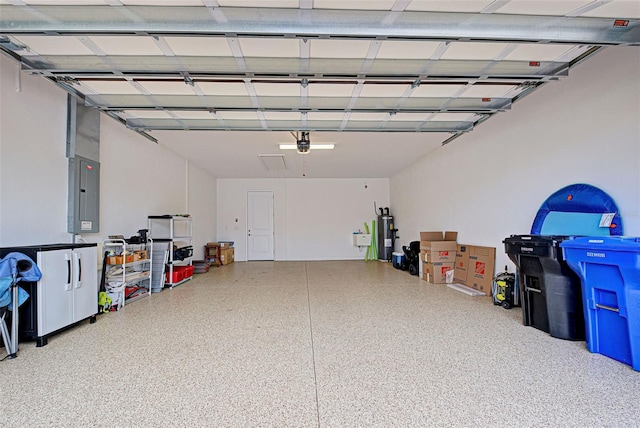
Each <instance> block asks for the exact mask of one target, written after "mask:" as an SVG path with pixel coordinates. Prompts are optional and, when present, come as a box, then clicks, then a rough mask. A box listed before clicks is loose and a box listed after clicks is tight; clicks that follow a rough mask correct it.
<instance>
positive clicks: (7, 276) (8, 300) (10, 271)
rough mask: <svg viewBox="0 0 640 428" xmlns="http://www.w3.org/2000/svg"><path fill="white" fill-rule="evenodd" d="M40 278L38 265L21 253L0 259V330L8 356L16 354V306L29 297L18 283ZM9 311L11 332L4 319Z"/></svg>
mask: <svg viewBox="0 0 640 428" xmlns="http://www.w3.org/2000/svg"><path fill="white" fill-rule="evenodd" d="M40 278H42V273H41V272H40V269H38V266H37V265H36V264H35V263H34V262H33V260H31V259H30V258H29V257H27V256H25V255H24V254H22V253H9V254H7V255H6V256H5V257H4V258H3V259H0V331H1V333H2V341H3V342H4V346H5V349H6V351H7V357H9V358H15V357H17V356H18V308H19V307H20V305H22V304H23V303H24V302H25V300H27V299H28V298H29V293H27V292H26V291H24V290H23V289H22V288H20V287H19V286H18V283H19V282H20V281H31V282H35V281H39V280H40ZM9 312H11V333H9V329H8V328H7V323H6V320H5V316H6V315H7V313H9ZM7 357H5V358H7Z"/></svg>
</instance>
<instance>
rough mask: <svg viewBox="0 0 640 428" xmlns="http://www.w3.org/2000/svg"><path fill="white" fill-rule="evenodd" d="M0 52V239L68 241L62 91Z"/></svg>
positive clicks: (6, 241)
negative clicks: (17, 84) (27, 71)
mask: <svg viewBox="0 0 640 428" xmlns="http://www.w3.org/2000/svg"><path fill="white" fill-rule="evenodd" d="M18 67H19V66H18V63H16V62H15V61H13V60H11V59H9V58H7V57H6V56H5V55H0V71H1V72H0V152H1V153H2V155H1V158H0V189H2V190H1V193H0V196H1V198H2V207H1V214H0V245H2V246H11V245H22V244H25V245H27V244H41V243H49V242H70V240H69V237H70V235H69V234H67V233H66V230H67V185H68V184H67V168H68V165H67V164H68V162H67V158H66V157H65V150H66V126H67V114H66V100H67V95H66V93H65V92H64V91H62V90H61V89H58V88H56V87H54V86H53V85H52V84H51V83H49V82H47V81H45V80H44V79H43V78H42V77H33V76H29V75H27V74H26V73H20V80H21V84H20V89H19V91H17V90H16V82H17V81H18V80H17V75H18V73H19V71H18V70H19V68H18Z"/></svg>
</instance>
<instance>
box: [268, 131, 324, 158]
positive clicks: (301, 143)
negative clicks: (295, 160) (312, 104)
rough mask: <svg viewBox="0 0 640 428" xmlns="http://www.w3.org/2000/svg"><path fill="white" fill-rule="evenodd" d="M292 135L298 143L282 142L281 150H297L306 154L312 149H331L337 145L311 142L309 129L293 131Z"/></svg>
mask: <svg viewBox="0 0 640 428" xmlns="http://www.w3.org/2000/svg"><path fill="white" fill-rule="evenodd" d="M291 135H293V138H295V139H296V143H295V144H280V145H279V147H280V149H281V150H297V151H298V153H300V154H301V155H306V154H307V153H309V150H311V149H321V150H322V149H325V150H327V149H328V150H331V149H333V148H334V147H335V144H311V139H310V138H309V131H301V132H300V133H299V134H298V133H294V132H291Z"/></svg>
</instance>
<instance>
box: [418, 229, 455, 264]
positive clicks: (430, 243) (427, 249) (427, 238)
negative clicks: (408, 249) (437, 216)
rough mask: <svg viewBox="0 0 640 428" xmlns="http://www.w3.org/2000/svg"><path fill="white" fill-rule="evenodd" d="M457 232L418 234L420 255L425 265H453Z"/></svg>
mask: <svg viewBox="0 0 640 428" xmlns="http://www.w3.org/2000/svg"><path fill="white" fill-rule="evenodd" d="M456 239H458V232H420V254H421V259H422V260H423V261H424V262H425V263H455V261H456V249H457V244H456Z"/></svg>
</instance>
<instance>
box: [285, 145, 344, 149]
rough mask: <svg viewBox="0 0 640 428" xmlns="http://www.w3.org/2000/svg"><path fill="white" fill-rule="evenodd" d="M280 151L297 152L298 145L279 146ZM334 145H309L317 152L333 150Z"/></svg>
mask: <svg viewBox="0 0 640 428" xmlns="http://www.w3.org/2000/svg"><path fill="white" fill-rule="evenodd" d="M279 146H280V149H281V150H297V149H298V145H297V144H280V145H279ZM335 146H336V145H335V144H311V148H312V149H314V150H315V149H319V150H333V149H334V148H335Z"/></svg>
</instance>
